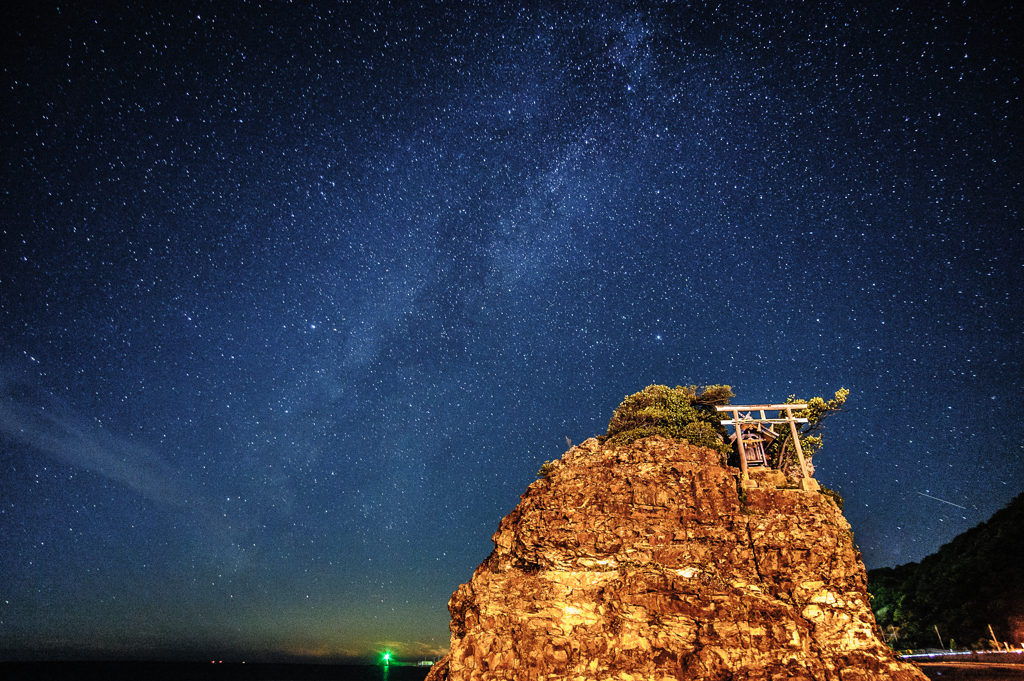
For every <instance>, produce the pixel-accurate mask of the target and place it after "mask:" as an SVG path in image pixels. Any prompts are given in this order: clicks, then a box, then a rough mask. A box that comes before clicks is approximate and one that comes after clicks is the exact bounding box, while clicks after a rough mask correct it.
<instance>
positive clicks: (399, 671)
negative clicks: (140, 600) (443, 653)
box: [0, 662, 430, 681]
mask: <svg viewBox="0 0 1024 681" xmlns="http://www.w3.org/2000/svg"><path fill="white" fill-rule="evenodd" d="M429 671H430V667H428V666H422V667H421V666H404V665H403V666H399V665H390V666H387V667H384V666H369V665H336V664H252V663H246V664H242V663H219V664H218V663H213V664H211V663H209V662H204V663H200V662H0V679H3V680H4V681H23V680H24V681H77V680H78V679H82V680H84V681H92V680H93V679H95V680H96V681H101V680H102V681H112V680H114V679H116V680H117V681H423V679H425V678H426V677H427V673H428V672H429Z"/></svg>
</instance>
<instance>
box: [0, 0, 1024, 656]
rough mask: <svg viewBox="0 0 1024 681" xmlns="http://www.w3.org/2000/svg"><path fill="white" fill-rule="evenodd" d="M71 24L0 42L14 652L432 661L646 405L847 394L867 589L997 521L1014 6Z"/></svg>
mask: <svg viewBox="0 0 1024 681" xmlns="http://www.w3.org/2000/svg"><path fill="white" fill-rule="evenodd" d="M91 4H92V3H69V4H61V5H59V7H57V6H52V5H39V4H38V3H32V4H31V5H32V6H31V8H29V9H25V10H21V11H20V13H17V14H15V15H13V16H10V17H8V18H7V19H6V20H5V25H4V28H3V35H4V37H3V40H2V41H0V43H2V48H0V49H2V50H3V52H2V54H3V57H2V60H3V61H2V63H3V72H2V81H0V87H2V91H3V93H4V95H3V98H4V102H5V103H4V106H3V107H2V109H0V137H2V144H0V158H2V163H3V169H4V174H3V182H2V185H0V186H2V190H3V191H2V194H0V230H2V245H0V258H2V260H0V315H2V316H0V320H2V325H0V328H2V344H0V347H2V349H0V457H2V458H0V464H2V465H0V547H2V550H0V591H2V597H0V651H2V654H3V655H4V656H5V657H6V658H13V657H25V656H33V655H41V656H50V657H53V656H60V655H69V656H75V655H78V656H82V655H90V656H121V655H124V656H136V657H146V656H158V655H168V654H175V655H181V656H196V657H201V656H203V655H206V654H207V653H210V654H213V653H216V654H219V655H224V654H228V653H230V654H231V655H235V656H236V657H246V656H248V658H249V659H254V658H259V657H263V658H265V659H276V658H282V657H286V656H289V655H295V656H300V657H303V658H308V657H314V656H317V657H319V658H320V659H340V658H344V657H347V656H356V657H359V656H362V658H363V659H367V656H369V655H372V654H373V653H375V652H376V651H378V650H383V649H384V648H388V647H390V648H391V649H392V650H394V651H395V652H396V654H397V655H399V656H402V655H404V656H406V657H408V658H418V657H428V656H432V655H436V654H439V653H440V652H441V651H442V650H443V649H444V648H445V647H446V646H447V643H448V631H447V623H448V613H447V610H446V603H447V600H448V597H449V596H450V594H451V592H452V591H453V590H454V589H455V588H456V587H457V586H458V584H459V583H460V582H464V581H468V579H469V578H470V576H471V575H472V571H473V569H474V568H475V567H476V565H477V564H479V563H480V562H481V561H482V560H483V559H484V558H486V556H487V555H488V553H489V552H490V549H491V542H490V535H491V533H492V532H493V531H494V530H495V529H496V528H497V525H498V522H499V520H500V519H501V517H502V516H503V515H504V514H506V513H507V512H508V511H510V510H511V509H512V508H513V507H514V506H515V504H516V502H517V500H518V495H519V494H521V493H522V492H523V491H524V490H525V488H526V486H527V485H528V484H529V483H530V482H531V481H532V480H534V479H535V477H536V471H537V469H538V468H539V466H540V465H541V464H542V463H543V462H544V461H545V460H548V459H553V458H557V457H559V456H561V454H562V452H563V451H564V450H565V443H566V438H569V439H570V440H571V441H573V442H580V441H582V440H584V439H586V438H588V437H591V436H595V435H599V434H602V433H603V432H604V430H605V429H606V427H607V421H608V419H609V418H610V416H611V414H612V411H613V410H614V408H615V407H616V405H617V404H618V403H619V402H620V401H621V399H622V398H623V397H624V396H625V395H627V394H630V393H633V392H636V391H638V390H640V389H641V388H643V387H644V386H646V385H648V384H651V383H660V384H667V385H671V386H674V385H677V384H691V383H693V384H711V383H725V384H729V385H731V386H733V390H734V392H735V393H736V395H737V398H736V400H735V401H736V402H738V403H747V404H749V403H758V402H778V401H783V400H785V399H786V398H787V397H788V396H790V395H796V396H798V397H800V398H807V397H811V396H814V395H823V396H825V397H830V396H831V395H832V394H833V393H834V392H835V391H836V390H838V389H839V388H840V387H846V388H849V389H850V391H851V395H850V398H849V401H848V402H847V409H846V410H845V411H844V412H843V413H841V414H839V415H836V416H835V417H832V418H830V420H829V422H828V426H827V432H826V434H825V437H826V441H825V447H824V449H823V450H822V452H821V453H820V455H819V456H818V457H817V458H816V460H815V464H816V466H817V473H816V475H817V477H818V478H819V480H820V481H821V482H822V484H824V485H827V486H828V487H831V488H834V489H835V490H837V491H838V492H839V493H840V494H842V495H843V497H845V500H846V507H845V510H846V515H847V517H848V518H849V520H850V522H851V524H852V526H853V529H854V532H855V541H856V543H857V544H858V545H859V547H860V549H861V550H862V551H863V554H864V560H865V562H866V564H867V565H868V567H878V566H883V565H896V564H900V563H905V562H909V561H912V560H920V559H921V558H922V557H923V556H925V555H927V554H928V553H931V552H933V551H934V550H936V549H937V548H938V547H939V546H940V545H941V544H943V543H945V542H947V541H949V540H950V539H952V537H954V536H955V535H956V534H957V533H959V532H962V531H963V530H965V529H967V528H968V527H971V526H973V525H975V524H977V523H978V522H981V521H983V520H985V519H986V518H988V517H989V516H990V515H991V514H992V513H993V512H994V511H995V510H997V509H999V508H1000V507H1002V506H1003V505H1004V504H1005V503H1006V502H1007V501H1009V500H1010V499H1011V498H1012V497H1013V496H1015V495H1016V494H1018V493H1020V492H1021V491H1022V489H1024V483H1022V482H1021V481H1022V480H1024V453H1022V448H1021V441H1020V437H1019V433H1018V431H1019V430H1020V429H1019V427H1018V425H1017V423H1016V411H1017V409H1016V407H1017V406H1019V405H1020V404H1021V401H1022V398H1024V395H1022V390H1021V386H1022V378H1021V357H1022V356H1024V348H1022V347H1021V346H1022V341H1021V332H1020V328H1021V321H1022V320H1021V316H1022V315H1021V303H1020V291H1021V289H1022V288H1024V286H1022V285H1024V277H1022V266H1021V255H1022V253H1021V251H1022V249H1021V231H1022V230H1021V227H1022V225H1021V208H1022V203H1024V198H1022V197H1024V194H1022V192H1021V177H1022V174H1021V173H1022V169H1024V168H1022V163H1021V160H1022V159H1021V152H1020V149H1021V143H1022V139H1021V138H1022V131H1024V120H1022V107H1021V102H1020V99H1019V93H1020V91H1021V82H1020V78H1021V75H1022V68H1021V66H1022V65H1021V59H1020V56H1019V55H1020V52H1019V46H1020V44H1021V42H1022V40H1021V39H1022V37H1024V36H1022V34H1021V33H1022V32H1021V16H1020V14H1019V12H1015V11H1013V10H999V11H996V10H994V9H993V8H992V7H987V8H984V9H975V8H973V7H971V6H969V5H958V6H957V7H955V8H936V9H907V8H901V7H889V6H886V7H882V8H880V9H871V10H868V9H860V10H858V9H854V8H850V7H848V6H846V5H844V4H838V3H837V4H830V3H827V4H824V5H822V4H817V3H813V4H812V5H809V6H803V5H801V6H799V7H795V8H782V9H778V8H774V7H773V6H772V5H773V4H774V3H768V4H766V5H764V6H760V5H756V4H749V5H744V6H742V7H738V8H733V9H727V8H715V9H711V8H707V7H703V6H701V5H699V4H685V3H681V4H677V3H659V4H657V5H656V6H655V5H651V6H647V7H641V6H638V5H634V4H629V5H626V4H617V3H603V4H595V3H580V4H579V5H573V6H554V5H551V4H544V5H542V6H540V7H538V6H535V4H533V3H529V4H528V6H526V7H519V6H514V5H506V4H495V3H478V4H466V3H446V4H428V5H424V6H406V3H396V5H394V6H391V5H388V4H373V3H359V2H357V3H355V5H342V4H337V5H336V4H334V3H324V5H323V6H322V7H318V8H312V9H311V8H309V7H296V6H295V5H294V4H285V3H265V4H264V6H262V7H261V6H259V5H254V4H249V3H238V2H218V3H213V4H210V3H187V4H185V5H180V8H179V5H175V8H173V9H172V8H171V6H170V5H166V4H151V3H141V4H140V3H133V5H132V7H131V8H130V9H126V8H122V9H118V10H103V9H97V8H94V7H91V6H90V5H91ZM943 502H946V503H943Z"/></svg>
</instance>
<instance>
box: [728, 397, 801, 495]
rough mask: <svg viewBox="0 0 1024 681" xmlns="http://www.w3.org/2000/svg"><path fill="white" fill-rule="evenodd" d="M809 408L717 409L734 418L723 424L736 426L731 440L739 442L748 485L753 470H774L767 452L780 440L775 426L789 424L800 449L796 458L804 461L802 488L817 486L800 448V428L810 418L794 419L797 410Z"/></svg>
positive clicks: (736, 406) (755, 406) (744, 406)
mask: <svg viewBox="0 0 1024 681" xmlns="http://www.w3.org/2000/svg"><path fill="white" fill-rule="evenodd" d="M806 408H807V405H806V404H727V405H725V406H721V407H715V409H716V410H717V411H724V412H730V413H731V414H732V418H731V419H727V420H724V421H722V425H723V426H732V427H733V435H732V438H730V439H731V441H732V442H734V443H736V449H737V451H738V452H739V457H740V470H741V471H742V478H743V481H744V483H746V482H747V481H749V480H750V474H749V469H750V468H770V467H771V466H770V464H769V461H768V458H767V457H766V456H765V450H766V449H767V447H768V446H769V445H771V443H772V442H774V441H775V440H776V439H778V438H779V437H780V433H777V432H776V431H775V426H777V425H781V424H784V423H788V424H789V429H790V434H791V435H792V436H793V444H794V445H795V447H796V455H797V458H798V459H799V460H800V470H801V472H802V473H803V484H802V486H803V488H804V489H811V488H816V487H817V484H816V483H815V481H814V480H812V479H811V476H810V474H808V472H807V462H806V461H805V460H804V452H803V449H802V448H801V447H800V435H799V433H798V432H797V427H796V424H798V423H807V419H805V418H797V417H795V416H793V412H794V411H798V410H800V409H806ZM768 412H775V413H776V414H775V417H774V418H772V417H769V416H768V415H767V413H768ZM755 414H756V416H755Z"/></svg>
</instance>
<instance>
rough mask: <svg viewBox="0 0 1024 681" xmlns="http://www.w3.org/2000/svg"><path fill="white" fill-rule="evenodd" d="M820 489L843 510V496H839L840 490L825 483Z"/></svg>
mask: <svg viewBox="0 0 1024 681" xmlns="http://www.w3.org/2000/svg"><path fill="white" fill-rule="evenodd" d="M819 491H820V492H821V493H822V494H824V495H825V496H826V497H828V498H829V499H831V500H832V502H833V503H834V504H835V505H836V507H838V508H839V510H840V511H842V510H843V498H842V497H841V496H839V492H837V491H835V490H834V489H829V488H828V487H825V486H824V485H820V490H819Z"/></svg>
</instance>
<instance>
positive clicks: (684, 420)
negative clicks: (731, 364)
mask: <svg viewBox="0 0 1024 681" xmlns="http://www.w3.org/2000/svg"><path fill="white" fill-rule="evenodd" d="M732 397H733V393H732V389H731V388H730V387H729V386H727V385H709V386H696V385H690V386H685V387H684V386H681V385H677V386H676V387H675V388H669V387H668V386H664V385H649V386H647V387H646V388H644V389H643V390H641V391H640V392H638V393H634V394H632V395H629V396H627V397H626V399H624V400H623V401H622V404H620V405H619V407H618V409H616V410H615V413H614V414H613V415H612V419H611V421H609V422H608V432H607V433H606V434H605V436H604V438H605V439H606V440H607V441H609V442H610V444H613V445H625V444H629V443H631V442H633V441H635V440H639V439H641V438H645V437H650V436H651V435H662V436H664V437H670V438H673V439H676V440H687V441H688V442H690V444H693V445H697V446H700V447H709V448H711V449H714V450H717V451H719V452H721V453H722V455H723V456H728V454H729V452H730V451H731V449H730V447H729V445H728V444H726V442H727V436H726V431H725V428H724V427H723V426H722V419H723V418H725V417H724V416H723V415H722V414H721V413H719V412H716V411H715V407H716V406H718V405H721V404H729V400H730V399H732Z"/></svg>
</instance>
